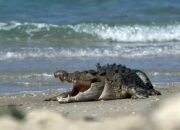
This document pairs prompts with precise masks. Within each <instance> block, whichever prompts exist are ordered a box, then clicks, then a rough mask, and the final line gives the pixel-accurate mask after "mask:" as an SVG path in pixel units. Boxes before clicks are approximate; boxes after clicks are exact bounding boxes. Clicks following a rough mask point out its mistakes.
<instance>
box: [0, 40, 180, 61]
mask: <svg viewBox="0 0 180 130" xmlns="http://www.w3.org/2000/svg"><path fill="white" fill-rule="evenodd" d="M168 55H174V56H179V55H180V46H179V45H176V44H167V45H139V46H138V45H136V46H130V45H126V44H124V45H119V44H115V45H111V46H107V47H78V48H75V47H68V48H64V47H61V48H53V47H48V48H36V47H35V48H22V49H19V50H17V51H16V50H3V51H0V60H13V59H18V60H24V59H29V58H64V57H70V58H72V57H77V58H78V57H119V58H134V57H136V58H138V57H158V56H168Z"/></svg>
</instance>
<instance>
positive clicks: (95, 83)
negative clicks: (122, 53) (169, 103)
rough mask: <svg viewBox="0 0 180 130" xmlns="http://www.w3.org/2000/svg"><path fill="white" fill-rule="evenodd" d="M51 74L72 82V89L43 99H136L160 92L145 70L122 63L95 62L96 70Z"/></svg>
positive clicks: (61, 71) (67, 100)
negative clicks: (105, 63) (134, 68)
mask: <svg viewBox="0 0 180 130" xmlns="http://www.w3.org/2000/svg"><path fill="white" fill-rule="evenodd" d="M54 76H55V78H59V80H61V81H67V82H69V83H73V84H74V86H73V89H72V91H69V92H65V93H62V94H60V95H58V96H55V97H51V98H48V99H45V101H51V100H53V101H58V102H59V103H69V102H78V101H93V100H94V101H97V100H112V99H124V98H134V99H137V98H147V97H148V96H151V95H160V94H161V93H160V92H158V91H157V90H155V89H154V88H153V85H152V83H151V81H150V80H149V78H148V77H147V75H146V74H145V73H144V72H142V71H140V70H132V69H130V68H127V67H125V66H122V65H116V64H111V65H109V64H108V65H105V66H101V65H100V64H97V70H87V71H81V72H79V71H76V72H74V73H68V72H66V71H64V70H58V71H56V72H55V73H54Z"/></svg>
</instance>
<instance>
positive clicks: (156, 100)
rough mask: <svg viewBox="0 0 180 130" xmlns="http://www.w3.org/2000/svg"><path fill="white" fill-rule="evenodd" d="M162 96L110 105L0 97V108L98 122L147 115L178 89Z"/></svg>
mask: <svg viewBox="0 0 180 130" xmlns="http://www.w3.org/2000/svg"><path fill="white" fill-rule="evenodd" d="M156 89H157V90H159V91H160V92H161V93H162V95H161V96H151V97H149V98H146V99H121V100H109V101H91V102H76V103H67V104H59V103H58V102H56V101H50V102H49V101H43V100H44V99H45V98H47V97H51V96H54V95H57V94H58V92H55V93H43V92H42V93H29V94H18V95H1V96H0V107H1V108H6V107H8V106H15V107H17V108H19V109H21V110H24V111H25V112H29V111H32V110H37V109H39V110H48V111H55V112H57V113H60V114H61V115H63V116H65V117H67V118H70V119H90V120H91V119H98V120H104V119H107V118H115V117H122V116H129V115H146V114H149V113H151V112H152V111H153V110H154V109H155V108H156V107H157V106H159V104H160V103H161V102H162V101H163V100H165V99H167V98H168V97H172V96H173V95H175V94H178V93H180V87H169V88H160V87H158V88H156Z"/></svg>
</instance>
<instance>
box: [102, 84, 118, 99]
mask: <svg viewBox="0 0 180 130" xmlns="http://www.w3.org/2000/svg"><path fill="white" fill-rule="evenodd" d="M111 99H117V97H116V95H115V93H114V92H113V89H112V87H111V86H109V84H108V83H107V82H106V83H105V85H104V89H103V92H102V93H101V96H100V97H99V100H111Z"/></svg>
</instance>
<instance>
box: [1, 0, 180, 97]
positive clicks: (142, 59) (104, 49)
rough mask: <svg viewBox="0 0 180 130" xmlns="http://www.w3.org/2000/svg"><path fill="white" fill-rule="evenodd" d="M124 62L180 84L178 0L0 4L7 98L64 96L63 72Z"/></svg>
mask: <svg viewBox="0 0 180 130" xmlns="http://www.w3.org/2000/svg"><path fill="white" fill-rule="evenodd" d="M97 62H99V63H101V64H102V65H104V64H107V63H109V64H110V63H117V64H123V65H126V66H127V67H130V68H133V69H141V70H143V71H144V72H146V73H147V74H148V76H149V77H150V79H151V80H152V83H153V85H154V86H155V87H158V86H164V87H172V86H175V85H179V83H180V1H179V0H158V1H157V0H139V1H135V0H10V1H7V0H6V1H5V0H0V93H1V94H14V93H24V92H34V91H36V92H37V91H64V90H67V89H70V88H71V87H72V85H71V84H68V83H60V82H59V81H58V79H55V78H54V77H53V73H54V72H55V71H56V70H58V69H61V70H66V71H68V72H73V71H76V70H80V71H81V70H85V69H95V68H96V67H95V65H96V63H97Z"/></svg>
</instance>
